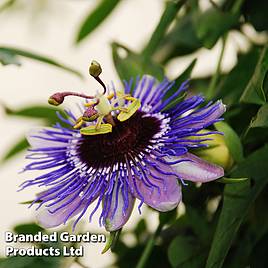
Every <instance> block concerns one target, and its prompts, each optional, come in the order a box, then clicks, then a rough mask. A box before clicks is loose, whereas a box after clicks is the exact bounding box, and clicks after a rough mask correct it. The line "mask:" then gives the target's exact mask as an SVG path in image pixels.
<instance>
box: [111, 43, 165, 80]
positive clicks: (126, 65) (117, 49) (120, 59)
mask: <svg viewBox="0 0 268 268" xmlns="http://www.w3.org/2000/svg"><path fill="white" fill-rule="evenodd" d="M112 53H113V61H114V66H115V68H116V70H117V73H118V75H119V76H120V78H121V80H126V81H129V80H130V79H131V78H133V79H135V78H136V77H137V76H142V75H144V74H149V75H152V76H154V77H155V78H157V79H158V80H160V81H161V80H162V79H163V77H164V71H163V68H162V67H161V66H159V65H157V64H155V63H153V62H151V61H150V60H146V61H144V58H143V56H142V55H137V54H135V53H134V52H132V51H130V50H129V49H128V48H126V47H124V46H122V45H120V44H118V43H113V44H112ZM122 53H124V54H125V55H124V56H122V55H120V54H122Z"/></svg>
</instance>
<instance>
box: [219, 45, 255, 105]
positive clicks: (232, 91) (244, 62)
mask: <svg viewBox="0 0 268 268" xmlns="http://www.w3.org/2000/svg"><path fill="white" fill-rule="evenodd" d="M259 52H260V50H259V48H257V47H253V48H252V49H251V50H250V51H249V52H248V53H246V54H240V55H238V61H237V64H236V65H235V67H234V68H233V69H232V70H231V72H229V74H228V75H227V76H226V77H225V78H223V79H222V82H221V83H220V85H219V89H218V95H217V98H221V99H223V102H224V103H226V104H228V105H233V104H236V103H237V102H238V100H239V98H240V97H241V94H242V93H243V91H244V89H245V88H246V86H247V84H248V82H249V80H250V77H251V76H252V75H253V73H254V69H255V66H256V64H257V61H258V58H259V55H260V53H259ZM237 81H239V83H237Z"/></svg>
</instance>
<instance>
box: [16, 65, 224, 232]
mask: <svg viewBox="0 0 268 268" xmlns="http://www.w3.org/2000/svg"><path fill="white" fill-rule="evenodd" d="M90 72H91V73H90V74H91V75H92V76H93V77H94V78H95V79H96V80H97V81H98V82H99V83H100V84H101V85H102V87H103V88H104V91H103V92H102V93H100V92H98V93H97V94H96V95H95V96H87V95H84V94H78V93H73V92H63V93H55V94H54V95H53V96H51V97H50V99H49V102H50V104H54V105H58V104H60V103H61V102H63V99H64V97H66V96H70V95H74V96H79V97H82V98H85V99H91V101H90V102H88V101H87V102H86V103H85V106H86V107H85V108H84V110H83V111H82V114H81V116H80V117H76V116H75V115H74V113H73V112H71V111H68V112H67V118H63V117H62V116H61V115H60V116H59V117H60V119H61V120H62V121H64V123H67V124H69V125H70V127H69V128H68V127H64V126H62V125H61V124H60V123H58V124H56V125H55V126H53V128H41V129H38V130H36V129H35V130H33V131H31V132H30V133H29V135H28V141H29V143H30V145H31V148H30V149H29V155H28V156H27V158H29V159H32V160H33V162H32V163H30V164H28V165H27V166H26V167H25V170H27V171H31V170H42V171H43V172H44V174H43V175H41V176H39V177H37V178H34V179H31V180H28V181H26V182H24V183H23V184H22V186H21V187H22V188H25V187H28V186H33V185H38V186H40V187H43V188H44V191H43V192H41V193H39V194H38V195H37V197H36V199H35V200H34V201H33V203H32V204H35V203H39V205H38V207H37V209H39V208H41V207H43V210H42V209H40V212H39V214H38V215H37V218H38V220H39V222H40V224H42V225H43V226H44V227H55V226H58V225H60V224H64V223H66V222H67V221H68V220H69V219H70V218H73V217H75V216H76V220H75V222H74V227H75V226H76V224H77V222H78V221H79V220H80V219H81V218H82V217H83V216H84V215H85V214H86V213H87V212H88V211H90V214H89V220H91V218H92V216H93V214H94V213H95V212H96V210H97V209H98V208H99V207H100V206H101V207H102V212H101V215H100V218H99V222H100V224H101V225H104V226H105V228H106V230H108V231H110V232H111V231H116V230H118V229H120V228H122V226H123V225H124V224H125V223H126V222H127V220H128V219H129V217H130V215H131V212H132V210H133V206H134V202H135V200H136V199H138V200H140V205H139V206H138V208H139V209H140V207H141V205H142V204H144V203H145V204H147V205H148V206H150V207H152V208H154V209H156V210H158V211H169V210H172V209H174V208H175V207H176V206H178V204H179V202H180V201H181V199H182V196H181V187H182V185H184V184H185V183H184V181H185V180H189V181H193V182H202V183H204V182H208V181H212V180H215V179H217V178H219V177H222V176H223V175H224V171H223V169H222V168H221V167H219V166H217V165H215V164H211V163H209V162H207V161H205V160H202V159H201V158H199V157H197V156H196V155H194V149H195V148H200V147H204V146H206V144H204V141H206V140H209V135H211V134H214V133H215V131H209V132H208V131H205V132H202V131H201V130H202V129H204V128H207V127H208V126H210V125H212V124H214V123H215V122H217V121H218V120H220V117H221V115H222V114H223V113H224V112H225V105H223V104H222V102H221V101H217V102H215V103H209V104H207V105H204V104H203V103H204V98H203V97H202V96H199V95H198V96H191V97H184V98H182V97H181V96H182V95H186V91H187V88H188V82H187V81H186V82H184V83H182V85H181V86H180V87H179V88H178V90H176V91H175V93H172V94H171V92H170V90H171V89H172V92H174V82H170V81H168V80H167V79H165V80H164V81H162V82H161V83H158V82H157V81H156V79H154V78H153V77H149V76H144V77H142V78H141V79H137V80H136V83H135V85H134V83H133V80H131V81H129V82H125V83H124V88H123V89H119V90H114V91H113V92H112V93H111V94H106V93H107V92H106V91H107V90H106V86H105V84H104V83H103V82H102V80H101V79H100V77H99V75H100V73H101V67H100V65H99V64H97V63H96V62H95V61H93V63H92V64H91V66H90ZM55 96H56V97H57V98H56V99H55V101H53V98H54V97H55ZM167 96H169V97H167ZM59 100H60V101H59ZM200 131H201V132H200ZM93 202H95V204H94V206H93V207H92V206H91V205H92V203H93ZM89 207H90V208H89Z"/></svg>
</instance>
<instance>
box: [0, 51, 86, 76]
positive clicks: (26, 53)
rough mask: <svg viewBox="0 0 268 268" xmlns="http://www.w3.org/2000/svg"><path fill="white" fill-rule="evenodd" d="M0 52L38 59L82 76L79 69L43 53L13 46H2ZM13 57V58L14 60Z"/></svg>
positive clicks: (10, 55)
mask: <svg viewBox="0 0 268 268" xmlns="http://www.w3.org/2000/svg"><path fill="white" fill-rule="evenodd" d="M1 54H6V55H9V57H12V55H13V57H16V56H21V57H25V58H28V59H32V60H36V61H40V62H42V63H46V64H49V65H52V66H55V67H58V68H60V69H62V70H65V71H67V72H70V73H72V74H75V75H76V76H78V77H80V78H83V75H82V74H81V73H80V72H79V71H77V70H75V69H73V68H71V67H69V66H66V65H64V64H62V63H59V62H58V61H56V60H54V59H51V58H48V57H46V56H44V55H40V54H36V53H33V52H30V51H27V50H22V49H19V48H14V47H5V46H2V47H0V55H1ZM0 57H1V56H0ZM15 59H16V58H15ZM15 59H14V58H13V60H15Z"/></svg>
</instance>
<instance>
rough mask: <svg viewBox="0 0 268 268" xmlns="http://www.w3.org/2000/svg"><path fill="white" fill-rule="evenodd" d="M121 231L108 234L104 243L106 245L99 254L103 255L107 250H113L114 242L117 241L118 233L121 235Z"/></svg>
mask: <svg viewBox="0 0 268 268" xmlns="http://www.w3.org/2000/svg"><path fill="white" fill-rule="evenodd" d="M121 230H122V228H121V229H119V230H116V231H113V232H110V236H109V238H108V240H107V242H106V245H105V247H104V249H103V250H102V252H101V254H104V253H105V252H107V251H108V250H109V249H111V250H113V249H114V247H115V244H116V242H117V241H118V239H119V236H120V233H121Z"/></svg>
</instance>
